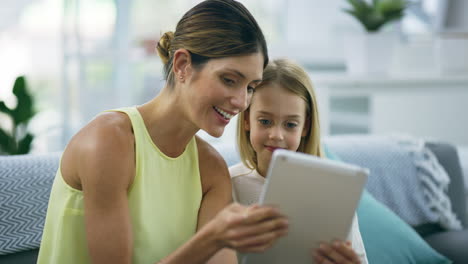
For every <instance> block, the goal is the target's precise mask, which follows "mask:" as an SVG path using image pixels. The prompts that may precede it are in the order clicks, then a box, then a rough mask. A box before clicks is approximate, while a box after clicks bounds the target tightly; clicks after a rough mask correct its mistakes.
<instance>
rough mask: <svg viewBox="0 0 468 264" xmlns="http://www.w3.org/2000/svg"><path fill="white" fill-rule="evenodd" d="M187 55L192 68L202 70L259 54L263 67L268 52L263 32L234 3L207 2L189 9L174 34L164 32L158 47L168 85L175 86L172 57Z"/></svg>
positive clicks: (223, 1)
mask: <svg viewBox="0 0 468 264" xmlns="http://www.w3.org/2000/svg"><path fill="white" fill-rule="evenodd" d="M181 48H183V49H187V50H188V51H189V52H190V55H191V60H192V65H193V66H194V67H201V66H203V64H205V63H206V62H207V61H208V60H209V59H213V58H223V57H230V56H241V55H248V54H253V53H257V52H261V53H262V54H263V57H264V67H266V65H267V64H268V50H267V46H266V42H265V37H264V36H263V33H262V30H261V29H260V27H259V26H258V24H257V22H256V21H255V19H254V17H253V16H252V14H250V12H249V11H248V10H247V9H246V8H245V7H244V6H243V5H242V4H241V3H239V2H237V1H234V0H207V1H203V2H201V3H199V4H198V5H196V6H195V7H193V8H192V9H190V10H189V11H188V12H187V13H185V15H184V16H183V17H182V18H181V19H180V21H179V23H177V27H176V30H175V32H166V33H165V34H164V35H163V36H162V37H161V39H160V40H159V43H158V45H157V52H158V54H159V56H160V57H161V60H162V61H163V63H164V74H165V78H166V80H167V81H168V83H169V85H173V84H174V76H173V75H174V74H173V72H172V65H173V56H174V53H175V51H176V50H178V49H181Z"/></svg>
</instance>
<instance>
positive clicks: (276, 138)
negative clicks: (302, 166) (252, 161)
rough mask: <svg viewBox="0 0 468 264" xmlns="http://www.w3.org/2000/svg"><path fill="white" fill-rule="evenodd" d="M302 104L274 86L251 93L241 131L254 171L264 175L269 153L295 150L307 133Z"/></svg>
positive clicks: (295, 96)
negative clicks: (248, 145) (247, 133)
mask: <svg viewBox="0 0 468 264" xmlns="http://www.w3.org/2000/svg"><path fill="white" fill-rule="evenodd" d="M306 117H307V113H306V102H305V101H304V100H303V99H302V98H301V97H299V96H298V95H296V94H294V93H292V92H290V91H288V90H286V89H285V88H283V87H281V86H279V85H277V84H266V85H265V86H264V87H261V88H260V89H258V90H257V91H256V92H255V95H254V97H253V99H252V103H251V105H250V109H249V113H248V114H246V115H245V119H246V120H245V122H246V123H245V128H246V130H249V131H250V142H251V144H252V147H253V149H254V150H255V152H256V153H257V159H258V160H257V161H258V172H259V173H260V174H261V175H263V176H265V174H266V171H267V169H268V165H269V164H270V160H271V156H272V154H273V151H275V150H276V149H287V150H292V151H297V149H298V148H299V144H300V142H301V137H303V136H305V135H306V134H307V131H308V127H307V125H308V121H307V119H306Z"/></svg>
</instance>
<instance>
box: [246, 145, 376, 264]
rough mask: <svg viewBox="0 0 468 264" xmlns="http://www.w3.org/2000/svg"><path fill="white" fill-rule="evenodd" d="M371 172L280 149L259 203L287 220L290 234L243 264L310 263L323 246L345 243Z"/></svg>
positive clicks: (274, 154) (273, 158) (274, 155)
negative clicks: (313, 251)
mask: <svg viewBox="0 0 468 264" xmlns="http://www.w3.org/2000/svg"><path fill="white" fill-rule="evenodd" d="M367 176H368V170H367V169H365V168H360V167H357V166H353V165H349V164H345V163H342V162H337V161H332V160H327V159H320V158H317V157H315V156H312V155H307V154H303V153H297V152H292V151H287V150H277V151H275V152H274V153H273V157H272V160H271V163H270V168H269V169H268V173H267V178H266V182H265V185H264V187H263V191H262V193H261V195H260V204H271V205H276V206H278V207H279V209H280V210H281V212H282V213H283V214H285V215H287V216H288V220H289V232H288V235H287V236H285V237H283V238H281V239H279V240H278V241H277V242H276V243H275V245H274V246H273V247H272V248H270V249H269V250H267V251H265V252H263V253H258V254H257V253H255V254H254V253H252V254H246V255H243V256H242V257H241V258H242V260H241V263H243V264H263V263H268V264H276V263H278V264H285V263H293V264H311V263H313V258H312V257H311V249H312V248H316V247H317V246H318V245H319V242H320V241H332V240H334V239H341V240H346V239H347V237H348V233H349V231H350V228H351V225H352V221H353V216H354V213H355V210H356V207H357V204H358V202H359V200H360V198H361V194H362V191H363V189H364V185H365V183H366V180H367Z"/></svg>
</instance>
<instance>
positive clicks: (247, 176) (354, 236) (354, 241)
mask: <svg viewBox="0 0 468 264" xmlns="http://www.w3.org/2000/svg"><path fill="white" fill-rule="evenodd" d="M229 173H230V174H231V181H232V196H233V199H234V201H236V202H238V203H240V204H243V205H251V204H253V203H257V202H258V200H259V198H260V193H261V191H262V188H263V185H264V184H265V177H262V176H261V175H260V174H259V173H258V172H257V171H256V170H251V169H249V168H247V167H245V165H244V164H243V163H238V164H236V165H233V166H231V167H229ZM347 240H349V241H351V245H352V247H353V249H354V251H356V253H357V254H358V255H359V256H360V260H361V263H362V264H368V261H367V256H366V250H365V248H364V243H363V242H362V237H361V232H360V231H359V225H358V218H357V215H356V214H354V219H353V224H352V226H351V231H350V232H349V235H348V239H347Z"/></svg>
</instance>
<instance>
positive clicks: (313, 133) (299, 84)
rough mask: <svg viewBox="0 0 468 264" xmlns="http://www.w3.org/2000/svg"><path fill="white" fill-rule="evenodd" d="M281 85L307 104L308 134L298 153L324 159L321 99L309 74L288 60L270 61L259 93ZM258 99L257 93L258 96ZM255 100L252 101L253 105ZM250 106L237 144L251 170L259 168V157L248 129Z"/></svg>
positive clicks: (241, 119)
mask: <svg viewBox="0 0 468 264" xmlns="http://www.w3.org/2000/svg"><path fill="white" fill-rule="evenodd" d="M271 84H277V85H279V86H280V87H282V88H284V89H286V90H288V91H290V92H292V93H294V94H296V95H298V96H300V97H301V98H302V99H303V100H304V101H305V102H306V112H307V114H306V125H308V126H309V127H308V131H307V135H306V136H304V137H302V138H301V142H300V144H299V148H298V150H297V151H298V152H303V153H307V154H311V155H315V156H318V157H323V156H324V155H323V150H322V149H321V146H320V123H319V114H318V108H317V99H316V96H315V92H314V89H313V86H312V82H311V81H310V78H309V75H308V74H307V73H306V72H305V71H304V70H303V69H302V67H301V66H299V65H298V64H297V63H295V62H292V61H290V60H287V59H276V60H273V61H270V63H269V64H268V65H267V67H266V68H265V70H264V72H263V81H262V83H261V84H260V85H259V86H257V88H256V90H258V89H264V88H265V87H267V86H268V85H271ZM254 97H255V94H254ZM253 101H254V100H252V102H253ZM249 110H250V107H249V108H248V109H247V110H245V111H244V112H242V113H241V114H240V115H239V118H238V120H237V145H238V147H239V153H240V157H241V160H242V162H243V163H244V165H245V166H247V167H248V168H250V169H255V170H256V169H258V163H257V154H256V153H255V151H254V149H253V147H252V143H251V142H250V131H247V130H246V129H245V121H244V120H245V115H248V114H249Z"/></svg>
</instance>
